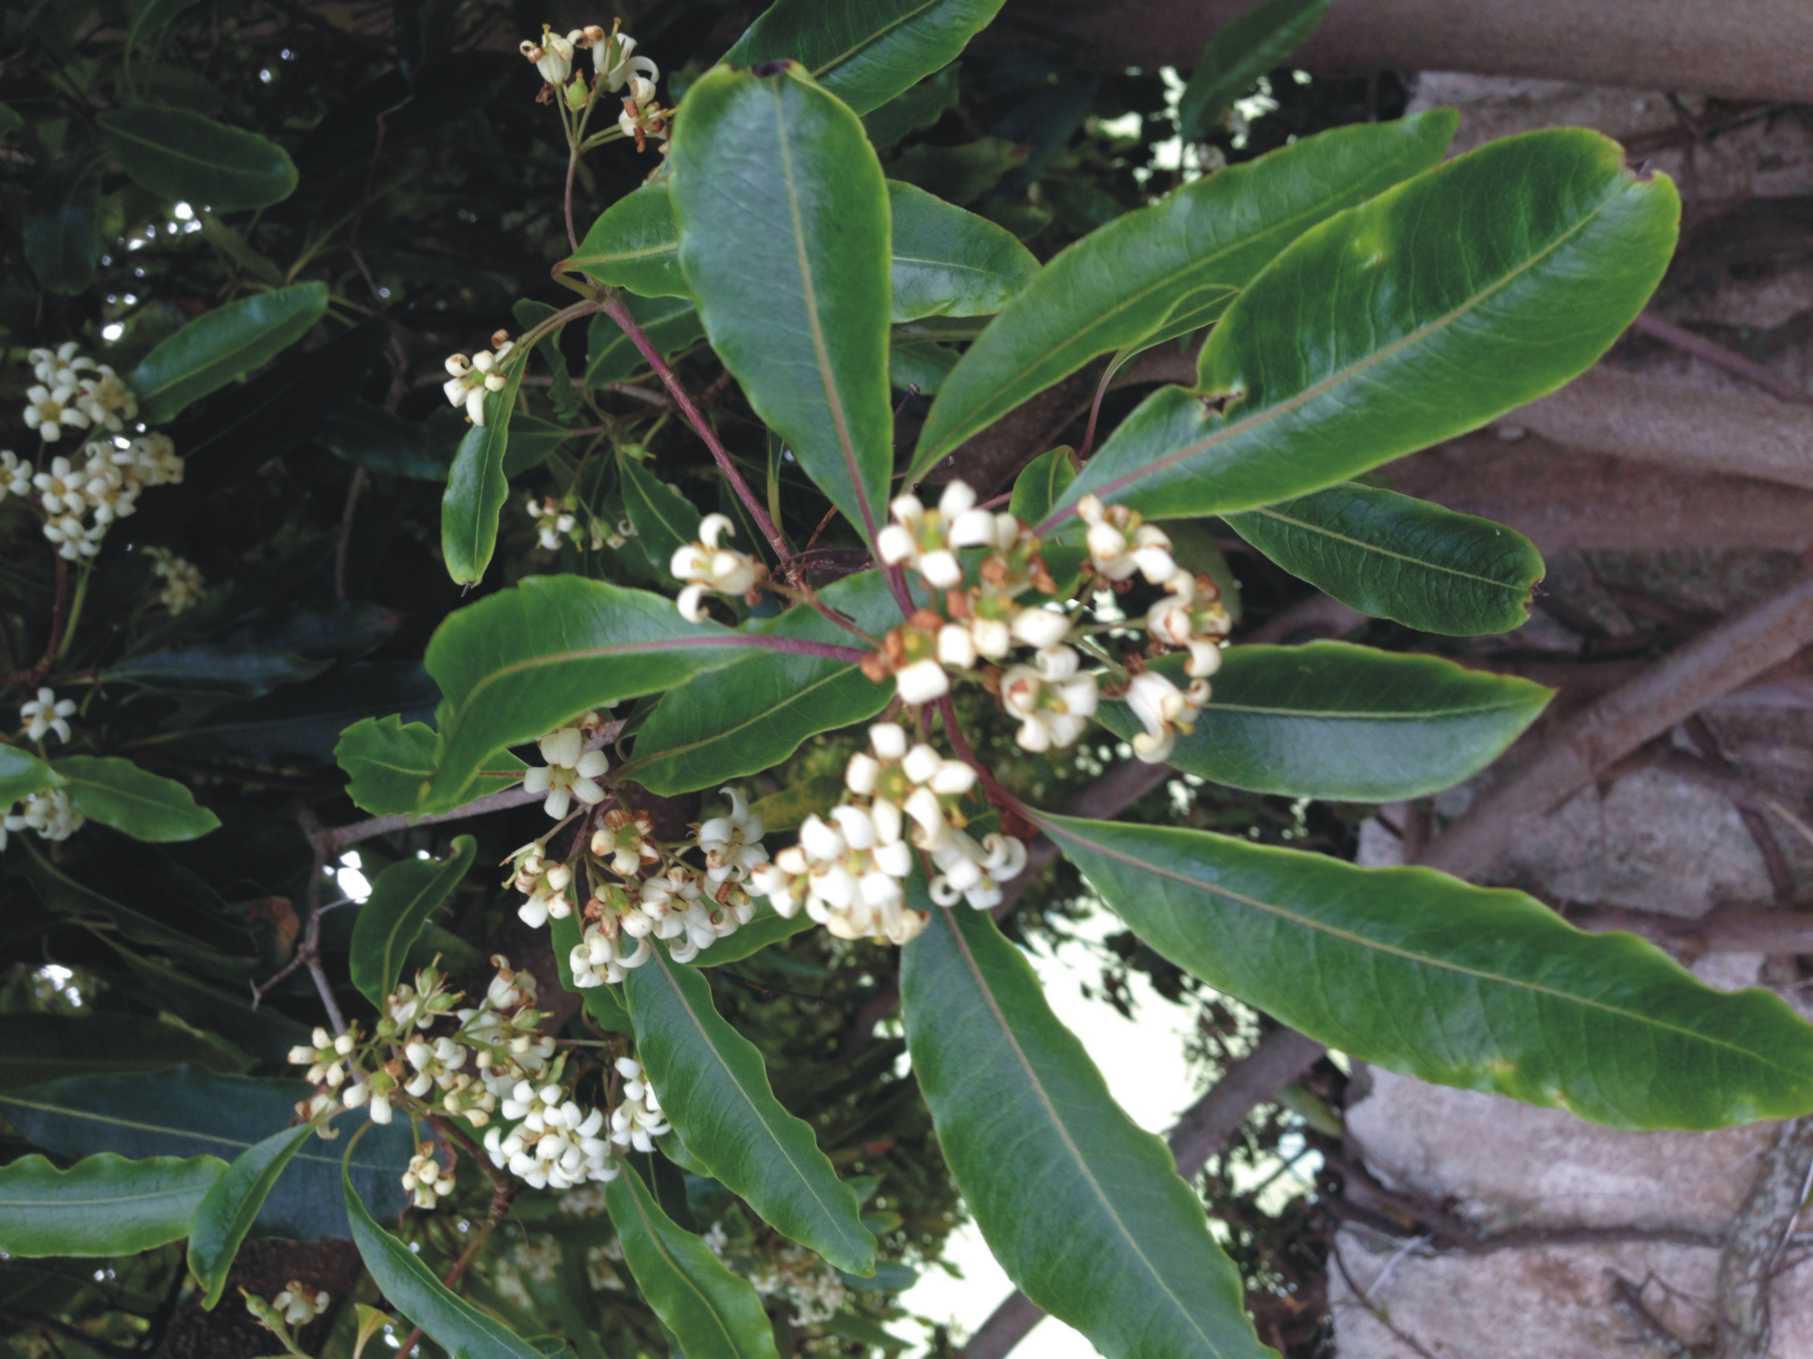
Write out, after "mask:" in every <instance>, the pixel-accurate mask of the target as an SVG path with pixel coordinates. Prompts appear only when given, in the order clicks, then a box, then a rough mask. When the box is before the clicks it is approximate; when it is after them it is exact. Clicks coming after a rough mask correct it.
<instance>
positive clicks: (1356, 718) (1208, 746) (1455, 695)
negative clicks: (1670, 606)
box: [1101, 642, 1552, 802]
mask: <svg viewBox="0 0 1813 1359" xmlns="http://www.w3.org/2000/svg"><path fill="white" fill-rule="evenodd" d="M1224 654H1225V657H1226V659H1225V660H1224V662H1223V664H1222V668H1221V673H1220V674H1218V675H1217V676H1216V677H1215V679H1214V681H1213V684H1212V689H1213V693H1212V696H1211V698H1210V700H1209V704H1208V706H1207V707H1206V708H1204V709H1203V710H1202V716H1200V717H1199V718H1197V720H1196V730H1195V731H1194V733H1192V734H1190V735H1186V736H1180V737H1178V740H1177V748H1176V749H1175V750H1174V751H1173V752H1172V753H1171V756H1170V758H1169V760H1168V761H1167V763H1169V764H1170V765H1172V766H1173V767H1174V768H1177V769H1181V770H1183V771H1185V772H1186V773H1190V774H1200V775H1201V776H1202V777H1203V778H1205V779H1210V780H1212V781H1214V782H1216V783H1223V784H1227V785H1229V786H1230V787H1234V788H1245V789H1248V790H1250V791H1252V792H1256V793H1277V794H1281V795H1283V796H1286V797H1313V798H1325V799H1331V800H1335V801H1343V802H1395V801H1399V800H1402V799H1405V798H1413V797H1425V796H1427V795H1428V794H1430V793H1437V792H1440V791H1441V790H1442V789H1444V788H1451V787H1453V786H1454V785H1455V784H1457V783H1459V782H1461V781H1462V780H1463V779H1468V778H1471V777H1472V776H1473V775H1474V774H1477V773H1478V772H1479V771H1480V770H1481V769H1484V768H1485V767H1486V766H1487V765H1489V764H1491V763H1492V761H1493V760H1495V759H1497V758H1498V756H1499V755H1500V754H1501V753H1502V752H1503V751H1504V749H1505V747H1506V746H1508V745H1510V744H1511V742H1512V741H1514V740H1516V739H1517V737H1518V736H1519V735H1520V734H1521V733H1522V732H1523V730H1524V728H1526V727H1528V726H1529V725H1530V723H1532V722H1534V721H1535V720H1536V719H1537V717H1539V716H1540V715H1541V713H1542V710H1543V708H1544V707H1545V706H1546V705H1547V703H1548V701H1549V699H1550V697H1552V691H1551V690H1548V689H1545V688H1543V687H1542V686H1541V685H1540V684H1533V683H1531V682H1530V681H1529V680H1526V679H1518V678H1516V677H1515V676H1512V675H1491V674H1487V673H1485V672H1484V671H1479V670H1465V669H1462V668H1461V667H1460V666H1458V665H1456V664H1454V662H1452V661H1447V660H1443V659H1441V658H1440V657H1437V656H1406V655H1401V654H1396V653H1393V652H1389V651H1374V650H1372V649H1371V648H1370V647H1363V646H1350V645H1348V644H1347V643H1346V642H1310V643H1308V644H1307V645H1304V646H1237V647H1232V648H1230V649H1229V650H1228V651H1227V652H1226V653H1224ZM1162 668H1164V669H1166V670H1168V671H1169V672H1170V673H1171V676H1172V678H1173V679H1179V678H1180V677H1181V673H1182V671H1181V666H1180V665H1179V664H1178V663H1177V662H1175V661H1172V662H1168V663H1166V665H1165V666H1163V667H1162ZM1101 718H1102V724H1103V725H1104V726H1106V727H1107V728H1108V729H1109V730H1111V731H1113V732H1114V733H1116V734H1117V735H1119V736H1122V737H1126V738H1131V737H1132V736H1133V734H1134V733H1135V732H1137V731H1139V730H1141V727H1140V724H1139V722H1138V721H1137V720H1136V719H1135V718H1134V717H1133V715H1132V714H1131V713H1130V712H1128V711H1127V708H1126V705H1125V704H1121V703H1106V704H1103V705H1102V709H1101Z"/></svg>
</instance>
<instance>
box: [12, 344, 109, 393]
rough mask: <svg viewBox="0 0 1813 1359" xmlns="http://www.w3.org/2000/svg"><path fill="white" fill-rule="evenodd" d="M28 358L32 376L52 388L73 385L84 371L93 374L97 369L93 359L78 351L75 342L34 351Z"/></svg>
mask: <svg viewBox="0 0 1813 1359" xmlns="http://www.w3.org/2000/svg"><path fill="white" fill-rule="evenodd" d="M27 357H29V358H30V360H31V371H32V376H33V377H35V378H37V379H38V381H39V382H42V383H44V384H46V385H47V386H51V387H61V386H66V385H73V384H74V383H76V382H77V381H79V380H80V378H81V375H82V373H83V372H84V371H90V372H92V371H93V370H94V367H95V362H94V360H93V359H91V358H89V357H88V356H87V355H86V354H82V353H79V352H78V351H77V349H76V342H75V341H74V340H65V341H64V342H63V343H62V344H60V345H58V346H57V347H56V348H55V349H34V350H32V351H31V352H30V354H29V355H28V356H27Z"/></svg>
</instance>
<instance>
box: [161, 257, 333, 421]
mask: <svg viewBox="0 0 1813 1359" xmlns="http://www.w3.org/2000/svg"><path fill="white" fill-rule="evenodd" d="M326 313H327V285H326V284H325V283H297V284H294V285H293V286H291V287H288V288H277V289H274V290H273V291H271V292H268V293H257V294H254V295H253V296H251V297H246V298H241V299H240V300H239V301H237V302H229V303H227V304H226V305H225V306H224V307H216V308H215V309H214V310H213V311H211V312H208V313H207V314H205V315H203V316H198V317H196V318H195V319H194V320H193V321H191V322H189V324H188V325H186V326H184V327H183V328H182V329H181V330H179V331H177V332H176V334H174V335H172V336H171V337H170V338H169V339H167V340H164V341H161V342H160V343H159V344H158V346H157V347H156V348H155V349H153V350H152V351H151V352H150V353H149V354H147V355H146V356H145V357H144V359H143V360H142V361H141V362H140V363H139V366H138V367H137V368H135V369H133V370H132V372H131V374H130V375H129V377H128V378H127V381H129V382H130V383H131V384H132V387H133V390H134V391H136V392H137V393H138V396H139V402H140V410H139V413H140V415H141V416H142V417H143V418H144V419H145V420H148V421H149V422H151V423H152V424H154V425H158V424H164V423H167V422H168V421H170V420H173V419H175V418H176V416H177V415H179V414H180V413H181V412H182V411H183V409H184V408H185V407H187V406H188V405H189V404H190V403H191V402H193V401H199V400H201V398H202V397H204V396H207V395H208V394H209V393H210V392H214V391H218V390H219V389H220V388H222V387H224V386H226V385H227V384H228V383H229V382H232V381H233V380H234V379H236V378H241V377H244V376H245V375H246V374H247V373H249V372H251V371H252V370H253V369H254V368H259V367H262V366H263V365H264V364H266V363H268V362H269V361H270V360H271V359H273V358H275V357H276V356H277V355H278V354H280V353H282V352H283V351H284V350H286V349H288V348H289V347H290V346H291V345H293V344H295V343H296V341H298V340H300V339H301V338H302V337H303V336H304V335H306V334H308V332H309V331H310V330H312V329H314V325H315V322H317V321H319V320H320V319H321V318H322V317H323V316H324V315H326Z"/></svg>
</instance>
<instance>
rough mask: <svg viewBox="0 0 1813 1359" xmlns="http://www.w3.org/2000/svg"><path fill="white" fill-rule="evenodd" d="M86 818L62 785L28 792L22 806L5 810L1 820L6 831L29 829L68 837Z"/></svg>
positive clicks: (52, 836) (51, 836) (44, 835)
mask: <svg viewBox="0 0 1813 1359" xmlns="http://www.w3.org/2000/svg"><path fill="white" fill-rule="evenodd" d="M87 819H88V818H87V817H85V816H83V815H82V813H80V812H78V811H77V810H76V805H75V803H74V802H72V801H70V798H69V794H68V793H66V792H64V791H63V790H62V789H61V788H49V789H46V790H45V791H44V792H41V793H32V794H30V795H29V796H28V797H27V798H26V799H25V802H24V804H23V810H21V811H18V812H12V813H8V815H7V817H6V819H5V822H4V824H5V827H6V829H7V830H9V831H16V830H29V831H33V832H35V833H36V834H37V835H38V836H39V837H41V838H42V839H45V840H67V839H68V838H69V837H70V836H72V835H74V834H75V833H76V832H77V831H79V830H80V829H81V828H82V826H83V823H84V822H86V821H87Z"/></svg>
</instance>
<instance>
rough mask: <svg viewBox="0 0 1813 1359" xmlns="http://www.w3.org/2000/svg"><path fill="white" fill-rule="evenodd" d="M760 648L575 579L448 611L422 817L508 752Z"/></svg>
mask: <svg viewBox="0 0 1813 1359" xmlns="http://www.w3.org/2000/svg"><path fill="white" fill-rule="evenodd" d="M754 646H755V643H754V642H753V640H752V639H751V638H750V637H749V636H747V635H745V634H739V633H735V632H732V631H730V629H728V628H721V627H718V626H717V625H716V624H712V623H688V622H687V621H686V620H685V619H683V618H681V617H680V615H679V614H678V613H677V612H676V611H675V609H674V605H673V601H672V600H669V599H663V598H662V597H661V596H659V595H652V594H649V593H647V592H646V591H642V590H625V589H622V588H620V587H618V586H615V585H609V584H606V583H605V582H604V581H597V580H582V579H580V578H579V577H577V576H532V577H530V578H529V579H527V580H524V581H522V582H520V583H519V584H517V585H516V586H514V587H512V588H511V589H508V590H500V591H499V592H498V593H496V594H494V595H490V596H488V597H486V598H484V599H481V600H479V601H478V602H477V603H476V604H469V605H467V606H466V607H465V608H463V609H458V610H456V611H455V612H453V613H451V614H449V615H448V616H447V618H446V620H445V621H443V622H442V623H441V625H440V627H438V628H436V629H435V632H434V636H433V637H432V638H430V639H429V642H428V654H427V656H426V657H425V658H424V659H425V661H426V664H427V666H428V673H429V674H431V675H433V676H434V679H435V682H436V683H438V684H439V685H440V686H441V692H442V693H443V694H444V695H446V697H445V699H444V700H443V701H442V703H441V705H440V707H439V709H438V710H437V711H436V725H437V726H438V727H439V731H440V745H439V749H438V760H437V764H436V768H435V773H434V776H433V779H432V781H431V782H432V785H433V786H432V787H431V788H430V789H428V790H427V791H426V792H425V794H424V795H423V797H422V800H421V802H419V803H418V807H419V809H420V810H422V811H445V810H448V809H450V808H452V807H456V806H458V805H459V804H460V802H462V801H464V800H465V798H466V796H467V795H468V790H469V789H470V787H471V784H472V782H473V780H474V779H475V778H476V777H477V775H478V772H479V770H480V769H481V768H483V767H484V766H485V765H486V763H487V762H488V761H489V760H490V758H491V756H492V754H493V753H494V752H496V751H499V750H502V749H504V748H505V747H506V746H512V745H520V744H522V743H523V742H525V741H536V740H540V739H541V738H542V737H543V736H545V735H546V734H547V733H548V732H550V731H552V730H553V729H554V728H555V727H557V726H559V725H560V724H561V723H562V722H566V721H568V720H570V719H572V718H574V717H577V716H579V715H580V714H581V713H584V712H587V711H589V710H590V709H593V708H603V707H608V706H609V705H611V704H613V703H616V702H619V701H620V700H622V699H626V698H638V697H640V696H641V695H643V694H653V693H660V692H662V691H663V690H667V689H671V688H674V687H675V686H677V685H678V684H680V683H681V682H682V681H684V680H686V679H687V678H689V677H690V676H692V675H695V674H698V673H699V672H701V671H705V670H711V669H716V668H718V667H720V666H724V665H728V664H730V663H731V662H732V661H734V660H736V659H737V657H738V655H739V654H742V653H744V652H745V651H748V650H750V649H751V648H753V647H754Z"/></svg>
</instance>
